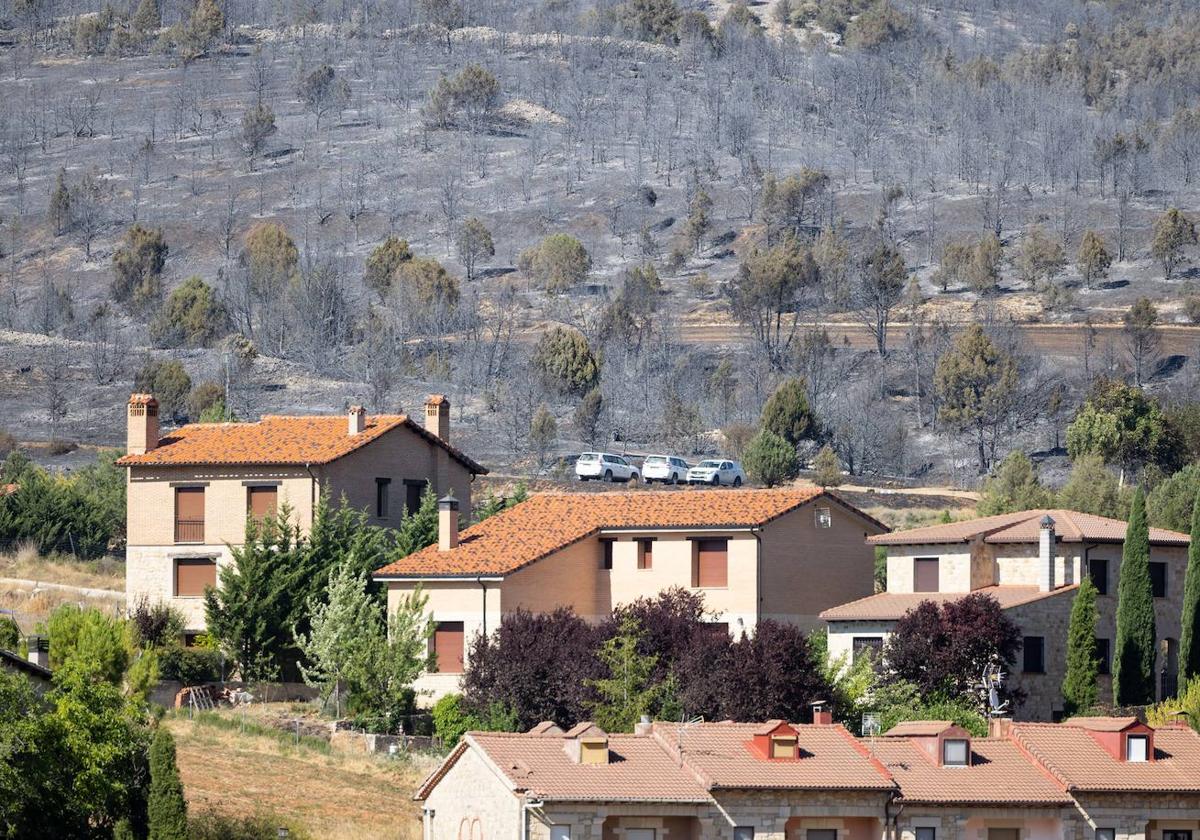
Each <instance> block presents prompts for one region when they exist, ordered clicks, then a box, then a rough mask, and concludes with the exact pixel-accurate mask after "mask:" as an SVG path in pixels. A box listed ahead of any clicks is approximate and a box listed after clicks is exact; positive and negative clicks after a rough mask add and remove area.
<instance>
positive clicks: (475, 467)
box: [117, 414, 487, 474]
mask: <svg viewBox="0 0 1200 840" xmlns="http://www.w3.org/2000/svg"><path fill="white" fill-rule="evenodd" d="M400 427H404V428H407V429H408V430H410V431H412V432H415V433H416V434H418V435H420V436H421V437H423V438H424V439H425V440H427V441H428V442H430V443H432V444H434V445H436V446H441V447H442V448H444V449H446V450H447V451H448V452H449V453H450V455H451V456H452V457H453V458H455V459H456V460H457V461H459V462H460V463H461V464H462V465H463V466H465V467H466V468H467V469H469V470H470V471H471V472H473V473H477V474H484V473H486V472H487V470H486V469H484V468H483V467H481V466H480V465H479V464H477V463H476V462H475V461H473V460H471V459H470V458H468V457H467V456H466V455H464V454H463V453H462V452H460V451H459V450H457V449H456V448H454V447H453V446H450V445H449V444H447V443H446V442H445V441H443V440H442V439H441V438H439V437H438V436H437V435H434V434H431V433H430V432H428V431H426V430H425V428H424V427H423V426H421V425H420V424H418V423H414V422H413V421H412V420H411V419H410V418H409V417H408V416H407V415H404V414H381V415H374V416H371V417H368V418H366V426H365V428H364V430H363V431H362V432H360V433H358V434H356V435H351V434H348V433H347V419H346V417H345V416H344V415H310V416H301V417H284V416H278V415H266V416H264V417H263V418H262V419H261V420H259V421H258V422H257V423H190V424H188V425H186V426H183V427H182V428H179V429H176V430H175V431H173V432H171V433H170V434H168V435H166V436H165V437H163V438H161V439H159V442H158V446H157V447H156V448H154V449H151V450H150V451H149V452H147V453H145V454H143V455H126V456H124V457H123V458H120V459H119V460H118V461H117V464H118V465H120V466H138V467H167V466H201V465H209V464H226V465H265V464H295V465H303V464H328V463H329V462H331V461H335V460H337V459H338V458H341V457H343V456H344V455H348V454H349V453H351V452H353V451H354V450H356V449H359V448H360V447H363V446H365V445H367V444H368V443H370V442H372V441H374V440H377V439H378V438H380V437H382V436H383V435H385V434H387V433H388V432H390V431H391V430H393V429H397V428H400Z"/></svg>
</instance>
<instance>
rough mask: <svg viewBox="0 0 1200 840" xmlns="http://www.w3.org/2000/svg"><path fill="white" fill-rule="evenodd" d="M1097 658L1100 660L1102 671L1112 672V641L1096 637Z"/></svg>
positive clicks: (1102, 672) (1104, 672)
mask: <svg viewBox="0 0 1200 840" xmlns="http://www.w3.org/2000/svg"><path fill="white" fill-rule="evenodd" d="M1096 658H1097V659H1099V660H1100V673H1101V674H1111V673H1112V641H1111V640H1109V639H1096Z"/></svg>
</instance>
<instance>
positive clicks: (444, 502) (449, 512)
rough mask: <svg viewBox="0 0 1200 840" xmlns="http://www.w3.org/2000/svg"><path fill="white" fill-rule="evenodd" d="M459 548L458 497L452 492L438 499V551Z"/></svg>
mask: <svg viewBox="0 0 1200 840" xmlns="http://www.w3.org/2000/svg"><path fill="white" fill-rule="evenodd" d="M452 548H458V499H456V498H454V496H452V495H450V494H446V495H445V496H442V498H440V499H438V551H449V550H450V549H452Z"/></svg>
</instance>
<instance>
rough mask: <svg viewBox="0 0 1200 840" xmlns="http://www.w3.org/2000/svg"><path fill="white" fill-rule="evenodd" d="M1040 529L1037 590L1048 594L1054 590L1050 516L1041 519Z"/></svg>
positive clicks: (1052, 536) (1052, 533)
mask: <svg viewBox="0 0 1200 840" xmlns="http://www.w3.org/2000/svg"><path fill="white" fill-rule="evenodd" d="M1041 529H1042V530H1041V533H1040V534H1039V535H1038V572H1037V579H1038V589H1039V590H1041V591H1042V592H1049V591H1050V590H1051V589H1053V588H1054V519H1053V518H1052V517H1051V516H1050V514H1046V515H1045V516H1043V517H1042V521H1041Z"/></svg>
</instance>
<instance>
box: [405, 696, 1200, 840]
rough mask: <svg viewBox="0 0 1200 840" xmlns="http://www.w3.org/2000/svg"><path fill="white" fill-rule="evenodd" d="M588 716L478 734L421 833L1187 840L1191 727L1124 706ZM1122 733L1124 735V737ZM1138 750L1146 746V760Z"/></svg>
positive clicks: (442, 769) (534, 839)
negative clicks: (1015, 713) (903, 719)
mask: <svg viewBox="0 0 1200 840" xmlns="http://www.w3.org/2000/svg"><path fill="white" fill-rule="evenodd" d="M814 720H815V722H814V723H813V724H808V725H796V724H789V723H786V722H784V721H778V720H776V721H768V722H766V723H759V724H755V723H733V722H730V721H725V722H721V723H693V724H685V725H680V724H663V723H653V724H651V723H645V724H639V725H638V726H637V727H636V730H635V732H634V733H633V734H632V735H617V734H608V733H605V732H603V731H601V730H600V729H599V728H598V727H596V726H595V725H593V724H590V723H581V724H579V725H577V726H575V727H574V728H572V729H570V730H568V731H566V732H564V731H563V730H562V729H560V728H559V727H557V726H555V725H554V724H553V723H543V724H539V725H538V726H537V727H535V728H534V729H533V730H531V731H530V732H528V733H520V734H515V733H484V732H471V733H468V734H467V735H465V736H464V737H463V739H462V741H460V742H459V744H458V745H457V746H456V747H455V749H454V750H453V751H452V752H451V753H450V755H449V757H447V758H446V760H445V761H444V762H443V763H442V764H441V765H440V766H439V767H438V768H437V769H436V770H435V771H434V772H433V773H432V774H431V775H430V776H429V777H428V778H427V779H426V780H425V781H424V783H423V784H422V785H421V787H420V788H419V789H418V791H417V793H416V795H415V797H414V798H415V799H416V800H417V801H418V802H420V803H421V804H422V818H423V822H424V826H423V828H424V834H423V836H424V837H425V838H426V840H459V838H473V837H513V838H529V840H1193V838H1194V835H1195V832H1197V830H1200V737H1198V736H1197V735H1196V733H1195V732H1192V731H1191V730H1189V729H1183V728H1174V727H1170V728H1162V729H1158V730H1154V729H1151V728H1150V727H1147V726H1145V725H1144V724H1139V723H1137V722H1136V721H1133V720H1132V719H1116V718H1077V719H1073V720H1071V721H1068V722H1067V723H1064V724H1013V723H1012V722H1011V721H994V722H993V724H994V725H993V732H992V733H990V734H989V736H988V737H986V738H973V737H971V735H969V734H968V733H967V732H966V731H965V730H963V729H960V728H959V727H957V726H954V725H953V724H951V723H949V722H947V721H917V722H912V723H906V724H901V725H900V726H897V727H896V728H894V729H892V730H891V731H889V732H888V733H886V734H885V735H883V736H879V737H875V738H870V739H856V738H855V737H854V736H852V735H851V734H850V733H849V732H848V731H846V730H845V729H844V728H843V727H841V726H840V725H837V724H833V723H832V722H831V720H830V716H829V713H828V712H827V711H818V712H817V713H816V714H815V715H814ZM1130 739H1132V740H1130ZM1142 759H1144V760H1142Z"/></svg>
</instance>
